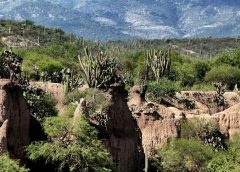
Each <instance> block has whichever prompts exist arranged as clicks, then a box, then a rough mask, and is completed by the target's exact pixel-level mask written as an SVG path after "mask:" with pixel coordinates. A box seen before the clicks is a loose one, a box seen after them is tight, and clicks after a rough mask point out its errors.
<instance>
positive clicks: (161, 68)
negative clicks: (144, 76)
mask: <svg viewBox="0 0 240 172" xmlns="http://www.w3.org/2000/svg"><path fill="white" fill-rule="evenodd" d="M145 65H146V67H147V70H148V69H151V70H152V72H153V74H154V77H155V79H156V81H159V79H160V78H161V77H163V76H165V75H168V74H169V72H170V66H171V52H170V49H168V50H155V49H152V50H147V51H146V55H145Z"/></svg>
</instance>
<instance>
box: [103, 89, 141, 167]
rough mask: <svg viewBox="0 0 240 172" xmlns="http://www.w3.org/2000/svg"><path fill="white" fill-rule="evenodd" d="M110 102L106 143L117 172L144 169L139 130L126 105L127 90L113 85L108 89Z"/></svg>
mask: <svg viewBox="0 0 240 172" xmlns="http://www.w3.org/2000/svg"><path fill="white" fill-rule="evenodd" d="M109 95H110V96H111V99H110V101H111V104H110V106H109V109H108V116H109V120H108V121H107V123H106V131H108V133H107V135H108V139H107V142H106V143H107V145H109V147H110V151H111V154H112V155H113V159H114V161H115V162H116V163H117V168H118V171H119V172H130V171H131V172H134V171H136V172H138V171H142V170H143V169H144V152H143V147H142V143H141V138H142V136H141V131H140V129H139V127H138V125H137V122H136V120H135V119H134V118H133V117H132V114H131V112H130V110H129V108H128V105H127V101H126V98H127V92H126V91H125V90H124V88H123V87H122V86H113V87H112V88H111V90H110V91H109Z"/></svg>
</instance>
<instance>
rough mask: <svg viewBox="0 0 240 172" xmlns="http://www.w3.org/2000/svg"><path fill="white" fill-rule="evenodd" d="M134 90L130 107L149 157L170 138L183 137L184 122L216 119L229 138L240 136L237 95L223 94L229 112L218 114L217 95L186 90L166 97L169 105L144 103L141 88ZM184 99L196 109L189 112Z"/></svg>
mask: <svg viewBox="0 0 240 172" xmlns="http://www.w3.org/2000/svg"><path fill="white" fill-rule="evenodd" d="M137 89H139V90H137ZM131 91H132V92H131V93H130V95H131V96H130V99H129V101H128V106H129V109H130V110H131V113H132V115H133V117H134V118H135V119H136V121H137V124H138V126H139V128H140V130H141V133H142V145H143V147H144V150H145V153H146V154H148V155H149V153H150V151H151V149H152V148H154V147H156V146H161V145H163V144H164V143H166V142H167V141H168V140H169V139H171V138H174V137H180V132H181V131H180V121H181V120H187V119H191V118H201V119H204V120H217V121H218V123H219V126H220V131H221V132H222V134H224V135H225V136H226V137H230V138H232V137H233V136H234V135H235V134H240V96H239V94H238V93H236V92H226V93H225V94H224V98H225V101H226V104H227V106H226V107H225V108H227V109H226V110H224V111H222V112H219V113H216V112H217V111H219V109H218V108H217V107H216V105H215V104H214V101H213V100H214V95H215V92H199V91H183V92H181V93H177V94H176V97H173V98H166V99H165V100H166V101H168V102H169V103H168V105H160V104H156V103H153V102H146V101H142V100H141V97H140V94H139V93H140V87H137V86H134V89H131ZM183 99H189V100H191V101H194V103H195V106H194V108H193V109H187V108H184V106H182V105H181V104H179V102H180V101H179V100H183ZM169 105H172V106H169Z"/></svg>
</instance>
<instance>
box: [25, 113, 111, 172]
mask: <svg viewBox="0 0 240 172" xmlns="http://www.w3.org/2000/svg"><path fill="white" fill-rule="evenodd" d="M43 127H44V131H45V133H46V134H47V135H48V138H49V140H47V141H39V142H35V143H32V144H31V145H29V146H28V148H27V153H28V156H29V158H30V159H31V160H38V159H44V160H46V162H53V163H55V164H56V165H58V169H59V171H70V172H77V171H99V172H100V171H101V172H110V171H112V159H111V156H110V154H109V153H108V151H107V150H106V149H105V147H104V146H103V144H102V142H101V141H100V140H98V138H97V132H96V129H95V128H94V127H92V126H90V124H89V123H88V121H87V120H86V119H85V118H84V116H79V117H78V118H74V119H73V118H66V117H48V118H46V120H45V121H44V124H43Z"/></svg>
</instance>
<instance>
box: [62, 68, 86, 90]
mask: <svg viewBox="0 0 240 172" xmlns="http://www.w3.org/2000/svg"><path fill="white" fill-rule="evenodd" d="M61 73H62V83H63V86H64V94H67V93H68V92H70V91H73V90H75V89H76V88H78V87H79V86H80V85H82V84H83V81H82V80H81V79H80V78H79V77H78V76H75V75H74V73H73V71H72V70H71V69H69V68H64V69H63V70H62V71H61Z"/></svg>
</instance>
